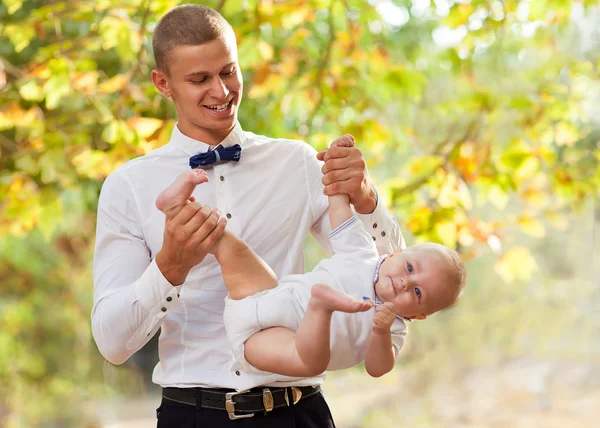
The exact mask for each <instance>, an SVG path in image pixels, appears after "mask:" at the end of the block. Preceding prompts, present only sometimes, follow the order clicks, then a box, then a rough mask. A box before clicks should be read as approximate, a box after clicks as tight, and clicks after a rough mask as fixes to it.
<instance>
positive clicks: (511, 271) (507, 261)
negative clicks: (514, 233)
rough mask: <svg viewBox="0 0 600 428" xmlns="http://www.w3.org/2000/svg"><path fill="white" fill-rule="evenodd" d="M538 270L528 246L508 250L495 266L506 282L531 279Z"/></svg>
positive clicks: (495, 269)
mask: <svg viewBox="0 0 600 428" xmlns="http://www.w3.org/2000/svg"><path fill="white" fill-rule="evenodd" d="M537 270H538V265H537V263H536V261H535V259H534V258H533V256H532V255H531V253H530V252H529V250H528V249H527V248H524V247H513V248H511V249H510V250H508V251H507V252H506V253H504V255H503V256H502V257H500V259H499V260H498V262H497V263H496V265H495V266H494V271H495V272H496V273H497V274H498V275H500V277H501V278H502V279H503V280H504V282H506V283H512V282H514V281H515V280H520V281H525V282H526V281H529V280H531V278H532V276H533V273H534V272H536V271H537Z"/></svg>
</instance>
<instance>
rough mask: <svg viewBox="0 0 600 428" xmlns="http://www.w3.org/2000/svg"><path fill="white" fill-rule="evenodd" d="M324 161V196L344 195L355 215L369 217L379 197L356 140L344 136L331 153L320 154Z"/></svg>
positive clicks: (334, 145) (332, 147)
mask: <svg viewBox="0 0 600 428" xmlns="http://www.w3.org/2000/svg"><path fill="white" fill-rule="evenodd" d="M317 159H319V160H322V161H325V165H323V168H322V169H321V171H322V172H323V185H324V186H325V190H324V191H323V193H324V194H325V195H327V196H331V195H336V194H338V193H345V194H347V195H348V196H349V198H350V203H351V204H352V205H354V209H355V210H356V212H358V213H360V214H370V213H372V212H373V211H374V210H375V208H376V207H377V194H376V193H375V189H374V188H373V185H372V184H371V181H370V180H369V172H368V171H367V164H366V162H365V160H364V158H363V155H362V152H361V151H360V149H358V148H356V147H354V137H352V135H350V134H344V135H343V136H341V137H340V138H338V139H336V140H335V141H333V143H331V146H330V147H329V148H328V149H325V150H323V151H322V152H319V153H317Z"/></svg>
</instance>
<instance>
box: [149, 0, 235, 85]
mask: <svg viewBox="0 0 600 428" xmlns="http://www.w3.org/2000/svg"><path fill="white" fill-rule="evenodd" d="M229 32H231V33H233V29H232V28H231V25H229V23H228V22H227V21H226V20H225V18H223V17H222V16H221V14H220V13H219V12H217V11H216V10H213V9H211V8H208V7H205V6H201V5H198V4H184V5H181V6H177V7H175V8H173V9H171V10H170V11H169V12H167V13H166V14H165V16H163V17H162V18H161V19H160V21H158V24H157V25H156V29H155V30H154V34H153V35H152V50H153V51H154V61H155V62H156V68H157V69H158V70H159V71H162V72H163V73H166V74H167V75H168V74H169V67H168V62H169V55H170V53H171V51H172V50H173V49H174V48H175V47H177V46H196V45H202V44H204V43H207V42H212V41H213V40H217V39H219V38H221V37H223V36H224V34H225V33H229Z"/></svg>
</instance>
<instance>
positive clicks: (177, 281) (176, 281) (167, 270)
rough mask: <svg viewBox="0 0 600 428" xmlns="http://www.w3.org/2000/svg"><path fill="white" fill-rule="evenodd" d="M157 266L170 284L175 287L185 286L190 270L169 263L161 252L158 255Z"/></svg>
mask: <svg viewBox="0 0 600 428" xmlns="http://www.w3.org/2000/svg"><path fill="white" fill-rule="evenodd" d="M156 266H158V269H159V270H160V273H162V275H163V276H164V277H165V279H166V280H167V281H168V282H169V284H171V285H172V286H174V287H176V286H178V285H181V284H183V283H184V282H185V279H186V278H187V275H188V273H189V272H190V269H187V268H184V267H181V266H179V265H176V264H172V263H169V262H168V261H167V260H165V257H164V255H163V253H161V252H159V253H158V254H157V255H156Z"/></svg>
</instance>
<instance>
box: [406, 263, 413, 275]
mask: <svg viewBox="0 0 600 428" xmlns="http://www.w3.org/2000/svg"><path fill="white" fill-rule="evenodd" d="M406 269H407V270H408V273H413V267H412V265H411V264H410V263H406Z"/></svg>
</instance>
